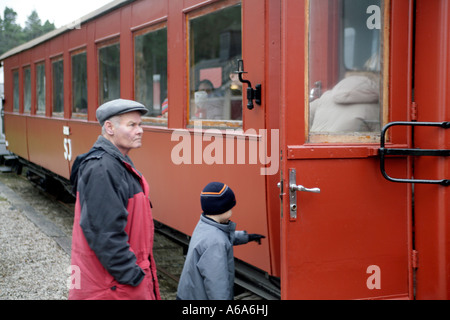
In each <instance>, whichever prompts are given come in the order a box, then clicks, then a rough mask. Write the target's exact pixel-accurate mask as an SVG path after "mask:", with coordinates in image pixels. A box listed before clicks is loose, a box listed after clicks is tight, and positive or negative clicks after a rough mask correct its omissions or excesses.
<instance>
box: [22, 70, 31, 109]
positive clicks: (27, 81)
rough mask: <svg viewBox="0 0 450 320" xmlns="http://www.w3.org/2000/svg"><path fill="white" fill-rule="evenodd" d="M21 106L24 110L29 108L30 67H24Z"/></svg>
mask: <svg viewBox="0 0 450 320" xmlns="http://www.w3.org/2000/svg"><path fill="white" fill-rule="evenodd" d="M24 78H25V79H24V88H23V108H24V112H28V113H29V112H30V110H31V69H30V68H25V69H24Z"/></svg>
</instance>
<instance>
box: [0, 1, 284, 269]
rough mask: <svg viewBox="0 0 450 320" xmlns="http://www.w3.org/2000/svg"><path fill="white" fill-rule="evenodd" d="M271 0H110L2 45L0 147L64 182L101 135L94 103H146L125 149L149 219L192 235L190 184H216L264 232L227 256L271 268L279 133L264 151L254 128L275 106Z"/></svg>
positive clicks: (195, 191) (195, 196)
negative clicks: (1, 133) (137, 134)
mask: <svg viewBox="0 0 450 320" xmlns="http://www.w3.org/2000/svg"><path fill="white" fill-rule="evenodd" d="M273 4H274V3H272V2H270V3H269V2H268V3H266V2H263V1H259V0H253V1H244V2H242V3H241V1H240V0H223V1H200V0H188V1H178V0H175V1H174V0H171V1H166V0H138V1H125V0H117V1H113V2H111V3H110V4H108V5H106V6H104V7H103V8H100V9H99V10H97V11H95V12H93V13H91V14H89V15H87V16H85V17H82V18H81V19H80V20H79V21H75V22H74V23H73V24H70V25H68V26H66V27H63V28H61V29H59V30H56V31H54V32H52V33H50V34H47V35H44V36H42V37H41V38H38V39H36V40H33V41H31V42H29V43H26V44H24V45H22V46H20V47H17V48H15V49H13V50H11V51H10V52H7V53H6V54H4V55H3V56H2V58H1V60H3V64H4V67H5V86H6V106H5V123H6V126H5V127H6V128H5V133H6V139H7V142H8V147H9V150H10V151H12V152H13V153H15V154H17V155H18V156H20V157H21V158H23V159H26V160H28V161H30V162H32V163H33V164H36V165H38V166H41V167H43V168H45V169H47V170H49V171H51V172H54V173H56V174H57V175H59V176H61V177H63V178H65V179H68V178H69V175H70V169H71V165H72V163H73V161H74V159H75V157H76V156H77V155H78V154H81V153H84V152H86V151H87V150H89V148H90V147H91V146H92V144H93V142H94V141H95V140H96V139H97V136H98V135H99V134H100V126H99V125H98V123H97V121H96V116H95V111H96V109H97V107H98V106H99V105H101V104H102V103H103V102H105V101H108V100H110V99H114V98H119V97H121V98H124V99H134V100H137V101H140V102H142V103H144V104H145V105H146V106H147V107H148V109H149V113H148V115H147V116H146V117H145V118H144V139H143V147H142V148H140V149H139V150H134V151H132V153H131V154H130V156H131V158H132V159H133V161H134V163H135V165H136V166H137V168H139V170H141V171H142V172H143V174H144V175H145V176H146V178H147V180H148V181H149V184H150V188H151V201H152V203H153V207H154V208H153V212H154V217H155V219H156V220H158V221H159V222H162V223H163V224H165V225H168V226H170V227H172V228H174V229H176V230H178V231H181V232H183V233H185V234H188V235H190V234H191V233H192V231H193V229H194V227H195V225H196V223H197V222H198V219H199V217H200V213H201V208H200V201H199V200H200V198H199V196H200V191H201V190H202V189H203V187H204V186H205V185H206V184H207V183H208V182H210V181H224V182H226V183H227V184H228V185H230V186H231V188H232V189H233V190H234V192H235V193H236V195H237V206H236V208H235V209H234V210H233V220H234V221H236V222H237V224H238V227H239V228H241V229H246V230H248V231H249V232H254V233H260V234H264V235H266V239H265V240H263V241H262V243H261V245H257V244H256V243H253V244H252V243H250V244H249V245H246V246H240V247H237V248H236V251H235V253H236V257H237V258H238V259H240V260H242V261H244V262H246V263H247V264H250V265H252V266H254V267H256V268H258V269H260V270H262V271H264V272H266V273H268V274H270V275H271V276H279V269H280V267H279V260H278V256H279V245H280V244H279V243H280V241H279V223H280V222H279V200H278V199H279V198H278V197H279V191H278V188H277V182H278V181H279V176H278V172H279V161H278V158H279V157H278V136H276V138H275V139H274V141H275V147H276V150H275V152H274V153H273V154H272V155H270V148H271V140H270V139H269V141H267V139H265V138H264V137H265V135H266V132H265V131H263V130H266V129H270V128H278V122H279V121H278V120H277V118H279V110H278V103H273V106H274V109H273V110H269V107H268V103H267V102H266V101H270V100H272V101H274V102H278V101H279V90H278V91H277V90H276V89H277V88H279V86H280V79H279V74H280V68H279V37H278V35H277V34H275V33H273V32H272V30H269V28H268V24H267V23H266V21H267V20H270V19H272V18H271V17H267V16H266V15H265V13H266V11H267V10H268V9H270V8H269V7H270V6H272V5H273ZM277 11H278V13H279V9H277ZM274 25H275V26H277V29H279V26H280V23H279V16H278V17H276V20H275V21H274ZM255 28H256V30H258V31H257V32H255ZM271 33H273V34H272V35H271V36H270V37H274V36H277V37H276V38H274V39H269V38H267V37H266V35H267V34H271ZM243 43H245V44H244V45H243ZM268 43H274V44H270V45H268ZM272 51H273V52H272ZM269 56H272V60H273V61H274V63H275V64H276V66H274V67H273V69H274V70H270V68H268V67H267V68H266V66H269V65H270V63H269V60H270V59H269ZM239 59H241V60H242V59H244V61H245V71H246V72H247V71H248V74H245V75H244V78H245V79H248V80H251V81H254V83H255V84H261V85H262V86H263V87H264V88H265V87H266V86H270V87H272V88H275V90H274V91H272V90H267V91H265V92H264V93H263V95H264V98H263V99H261V100H262V102H261V103H260V104H259V105H258V104H256V103H255V107H254V109H253V110H249V109H248V108H247V107H244V108H243V105H245V106H246V105H247V101H245V102H243V101H242V100H243V97H242V92H243V90H242V86H243V84H242V83H241V82H240V81H239V80H238V75H237V74H236V73H235V71H237V68H238V63H237V61H238V60H239ZM274 71H275V72H274ZM268 74H271V76H270V77H268ZM277 74H278V76H277ZM205 85H209V86H210V87H205ZM202 86H203V87H202ZM244 90H245V88H244ZM211 110H212V111H213V112H210V111H211ZM269 135H270V133H269ZM266 152H269V153H267V156H266ZM271 158H273V160H272V163H268V161H270V159H271ZM266 167H267V168H268V170H269V171H271V172H269V173H270V174H266V173H265V168H266Z"/></svg>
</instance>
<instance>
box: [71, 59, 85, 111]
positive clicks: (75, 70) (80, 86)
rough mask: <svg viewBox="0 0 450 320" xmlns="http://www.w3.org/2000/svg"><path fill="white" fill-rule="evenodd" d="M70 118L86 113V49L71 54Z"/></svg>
mask: <svg viewBox="0 0 450 320" xmlns="http://www.w3.org/2000/svg"><path fill="white" fill-rule="evenodd" d="M71 71H72V118H86V115H87V59H86V51H83V52H76V53H74V54H72V65H71Z"/></svg>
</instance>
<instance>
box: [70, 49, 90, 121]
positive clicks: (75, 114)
mask: <svg viewBox="0 0 450 320" xmlns="http://www.w3.org/2000/svg"><path fill="white" fill-rule="evenodd" d="M83 53H84V54H85V55H86V113H82V112H74V110H73V108H74V105H75V104H74V97H75V95H74V87H73V86H74V81H73V80H74V78H73V76H74V72H73V57H74V56H76V55H79V54H83ZM87 78H88V68H87V49H86V48H79V49H76V50H73V51H71V52H70V117H71V119H84V120H87V116H88V105H87V100H88V90H89V86H88V84H87V82H88V79H87Z"/></svg>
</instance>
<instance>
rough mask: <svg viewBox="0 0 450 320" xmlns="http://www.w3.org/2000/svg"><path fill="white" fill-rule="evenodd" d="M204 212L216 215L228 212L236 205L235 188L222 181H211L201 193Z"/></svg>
mask: <svg viewBox="0 0 450 320" xmlns="http://www.w3.org/2000/svg"><path fill="white" fill-rule="evenodd" d="M200 202H201V204H202V210H203V213H205V214H207V215H215V214H221V213H224V212H227V211H228V210H230V209H231V208H233V207H234V206H235V205H236V198H235V196H234V192H233V190H231V188H230V187H229V186H227V185H226V184H224V183H222V182H210V183H208V185H207V186H206V187H205V188H204V189H203V191H202V193H201V194H200Z"/></svg>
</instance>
